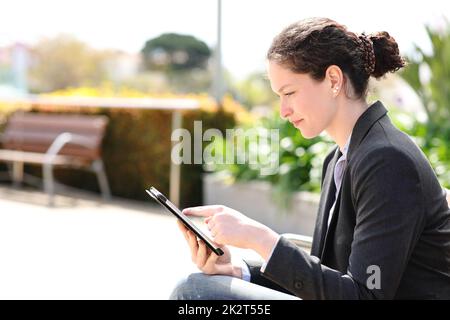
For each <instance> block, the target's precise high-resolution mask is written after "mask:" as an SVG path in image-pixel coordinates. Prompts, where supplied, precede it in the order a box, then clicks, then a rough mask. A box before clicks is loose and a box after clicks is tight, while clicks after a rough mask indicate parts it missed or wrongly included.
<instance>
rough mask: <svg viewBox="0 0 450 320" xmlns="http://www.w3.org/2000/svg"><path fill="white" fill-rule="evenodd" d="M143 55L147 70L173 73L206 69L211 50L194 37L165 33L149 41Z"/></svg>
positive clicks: (142, 52)
mask: <svg viewBox="0 0 450 320" xmlns="http://www.w3.org/2000/svg"><path fill="white" fill-rule="evenodd" d="M141 54H142V58H143V63H144V67H145V68H146V69H147V70H160V71H168V72H171V71H182V70H192V69H196V68H200V69H206V67H207V62H208V59H209V58H210V56H211V50H210V49H209V48H208V46H207V45H206V44H205V43H204V42H203V41H201V40H198V39H196V38H195V37H193V36H189V35H181V34H176V33H165V34H162V35H160V36H159V37H157V38H154V39H151V40H148V41H147V42H146V43H145V45H144V47H143V48H142V50H141Z"/></svg>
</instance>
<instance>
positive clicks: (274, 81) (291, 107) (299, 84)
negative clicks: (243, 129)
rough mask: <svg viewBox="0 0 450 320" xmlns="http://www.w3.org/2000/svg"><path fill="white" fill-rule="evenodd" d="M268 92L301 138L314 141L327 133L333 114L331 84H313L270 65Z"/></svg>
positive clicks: (334, 109)
mask: <svg viewBox="0 0 450 320" xmlns="http://www.w3.org/2000/svg"><path fill="white" fill-rule="evenodd" d="M268 75H269V80H270V85H271V87H272V90H273V91H274V92H275V93H276V94H277V95H278V96H279V97H280V102H281V106H280V115H281V117H282V118H284V119H287V120H289V121H290V122H291V123H292V124H293V125H294V126H295V127H296V128H297V129H299V130H300V132H301V133H302V136H303V137H305V138H308V139H309V138H314V137H316V136H318V135H319V134H320V133H321V132H322V131H324V130H325V129H327V128H328V127H329V126H330V124H331V122H332V120H333V118H334V116H335V114H336V110H337V106H336V99H335V97H334V96H333V91H332V85H331V82H330V81H329V80H328V79H327V78H326V77H325V79H324V80H322V81H317V80H314V79H313V78H312V77H311V76H310V75H308V74H299V73H294V72H292V71H290V70H289V69H287V68H285V67H283V66H281V65H279V64H277V63H275V62H273V61H269V63H268Z"/></svg>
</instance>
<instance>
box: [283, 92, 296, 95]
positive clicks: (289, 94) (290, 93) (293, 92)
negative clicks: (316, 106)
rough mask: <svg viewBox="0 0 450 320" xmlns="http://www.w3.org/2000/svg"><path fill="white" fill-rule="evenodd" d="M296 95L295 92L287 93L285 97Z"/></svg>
mask: <svg viewBox="0 0 450 320" xmlns="http://www.w3.org/2000/svg"><path fill="white" fill-rule="evenodd" d="M294 93H295V91H292V92H288V93H285V94H284V95H285V96H290V95H293V94H294Z"/></svg>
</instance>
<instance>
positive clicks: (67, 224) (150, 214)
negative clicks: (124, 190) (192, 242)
mask: <svg viewBox="0 0 450 320" xmlns="http://www.w3.org/2000/svg"><path fill="white" fill-rule="evenodd" d="M46 200H47V198H46V196H45V194H43V193H42V192H40V191H36V190H32V189H13V188H11V187H9V186H7V185H1V186H0V259H1V261H0V299H167V297H168V296H169V293H170V291H171V289H172V288H173V286H174V284H175V283H176V281H177V279H179V278H180V277H182V276H183V274H187V273H190V272H193V271H196V268H195V266H193V264H192V263H191V261H190V257H189V252H188V250H187V246H186V244H185V242H184V239H183V238H182V236H181V234H180V233H179V232H178V229H177V227H176V224H175V219H174V218H172V217H171V216H170V214H168V213H167V212H166V211H164V210H163V209H162V208H159V206H157V205H156V204H153V203H151V200H149V203H148V204H146V203H141V202H132V201H124V200H118V199H114V200H112V201H110V202H108V203H105V202H102V201H101V200H99V198H98V197H96V196H93V195H86V194H81V193H76V194H74V193H73V192H72V193H70V195H67V193H65V195H64V196H61V195H59V196H57V198H56V205H55V207H53V208H50V207H48V206H47V205H46V203H47V202H46Z"/></svg>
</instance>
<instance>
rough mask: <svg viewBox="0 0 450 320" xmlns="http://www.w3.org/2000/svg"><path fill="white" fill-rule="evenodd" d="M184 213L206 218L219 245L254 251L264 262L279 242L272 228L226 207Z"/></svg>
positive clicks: (193, 208)
mask: <svg viewBox="0 0 450 320" xmlns="http://www.w3.org/2000/svg"><path fill="white" fill-rule="evenodd" d="M183 213H184V214H186V215H191V216H200V217H205V218H206V219H205V223H206V224H207V226H208V229H209V230H210V231H211V235H212V237H213V240H214V241H215V242H216V243H217V244H219V245H231V246H235V247H239V248H244V249H253V250H255V251H256V252H257V253H259V254H260V255H261V257H262V258H263V259H264V260H267V259H268V258H269V255H270V252H271V251H272V248H273V247H274V246H275V244H276V243H277V241H278V237H279V236H278V234H277V233H276V232H274V231H273V230H271V229H270V228H268V227H266V226H265V225H263V224H261V223H259V222H257V221H255V220H252V219H250V218H248V217H246V216H245V215H243V214H242V213H240V212H239V211H236V210H233V209H231V208H228V207H225V206H221V205H215V206H200V207H192V208H186V209H184V210H183Z"/></svg>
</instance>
